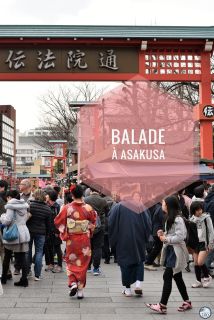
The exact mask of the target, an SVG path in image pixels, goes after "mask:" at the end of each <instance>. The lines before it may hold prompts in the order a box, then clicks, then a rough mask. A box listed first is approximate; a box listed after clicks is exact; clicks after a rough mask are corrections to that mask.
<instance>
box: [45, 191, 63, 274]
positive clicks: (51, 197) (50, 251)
mask: <svg viewBox="0 0 214 320" xmlns="http://www.w3.org/2000/svg"><path fill="white" fill-rule="evenodd" d="M57 199H58V194H57V192H56V191H54V190H52V191H48V192H47V195H46V201H47V204H48V205H49V207H50V209H51V212H52V215H51V232H50V235H49V236H48V237H47V238H46V241H45V247H44V251H45V261H46V265H47V267H46V269H45V271H52V272H53V273H59V272H61V271H62V250H61V244H62V240H61V239H60V232H59V230H58V229H57V228H56V227H55V224H54V219H55V218H56V216H57V215H58V213H59V211H60V205H59V204H58V203H57V202H56V201H57ZM55 253H56V255H57V265H55V264H54V255H55Z"/></svg>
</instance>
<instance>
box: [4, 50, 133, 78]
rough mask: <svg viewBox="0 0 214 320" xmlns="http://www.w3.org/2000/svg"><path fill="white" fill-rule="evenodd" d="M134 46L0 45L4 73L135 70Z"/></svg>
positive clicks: (129, 71) (115, 71)
mask: <svg viewBox="0 0 214 320" xmlns="http://www.w3.org/2000/svg"><path fill="white" fill-rule="evenodd" d="M138 70H139V64H138V50H137V48H128V47H125V48H120V47H116V48H111V47H93V48H92V47H79V46H77V47H72V46H71V47H69V46H67V47H63V48H58V47H52V46H49V47H39V46H38V47H37V46H34V47H33V48H32V47H21V48H20V47H13V48H5V47H4V48H2V49H0V72H5V73H14V72H15V73H39V72H43V73H61V72H64V73H71V72H72V73H105V72H111V73H117V72H119V73H121V72H125V73H137V72H138Z"/></svg>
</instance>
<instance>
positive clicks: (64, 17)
mask: <svg viewBox="0 0 214 320" xmlns="http://www.w3.org/2000/svg"><path fill="white" fill-rule="evenodd" d="M213 12H214V1H213V0H204V1H203V2H201V1H200V2H199V1H197V0H77V1H74V0H60V1H59V0H34V1H32V0H5V1H3V0H2V1H1V7H0V24H50V25H51V24H67V25H72V24H75V25H78V24H79V25H83V24H89V25H91V24H98V25H99V24H102V25H186V26H189V25H195V26H197V25H198V26H211V25H214V17H213ZM64 84H65V83H64ZM68 85H69V84H68ZM58 86H59V84H58V83H51V84H50V82H43V83H41V82H27V83H24V82H20V83H17V82H0V104H11V105H13V106H14V107H15V109H16V110H17V127H18V128H20V129H22V130H25V129H27V128H32V127H35V126H37V125H38V121H37V118H38V106H39V99H38V98H39V97H41V96H42V95H44V94H45V93H46V92H47V91H48V90H49V89H50V90H57V88H58ZM105 86H106V85H105Z"/></svg>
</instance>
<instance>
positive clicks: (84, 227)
mask: <svg viewBox="0 0 214 320" xmlns="http://www.w3.org/2000/svg"><path fill="white" fill-rule="evenodd" d="M88 225H89V221H88V220H74V219H71V218H67V230H68V234H83V233H87V232H88V230H89V229H88Z"/></svg>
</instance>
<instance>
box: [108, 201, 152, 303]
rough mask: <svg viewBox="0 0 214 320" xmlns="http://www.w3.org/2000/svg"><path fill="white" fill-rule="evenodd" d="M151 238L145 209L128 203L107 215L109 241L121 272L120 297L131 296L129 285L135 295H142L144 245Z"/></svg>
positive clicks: (118, 205)
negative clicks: (121, 295)
mask: <svg viewBox="0 0 214 320" xmlns="http://www.w3.org/2000/svg"><path fill="white" fill-rule="evenodd" d="M150 235H151V223H150V219H149V216H148V213H147V212H146V211H145V208H144V207H143V206H142V205H140V204H138V205H136V204H135V203H133V202H132V201H131V200H130V201H129V202H128V201H126V202H124V201H122V202H120V203H118V204H116V205H115V206H114V207H113V208H112V209H111V210H110V213H109V240H110V244H111V246H112V247H115V248H116V255H117V261H118V264H119V266H120V269H121V274H122V284H123V286H125V289H124V290H123V294H124V295H125V296H127V297H128V296H131V295H132V292H131V284H133V283H136V285H135V294H138V295H142V281H143V278H144V261H145V249H146V243H147V242H148V240H149V237H150Z"/></svg>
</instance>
